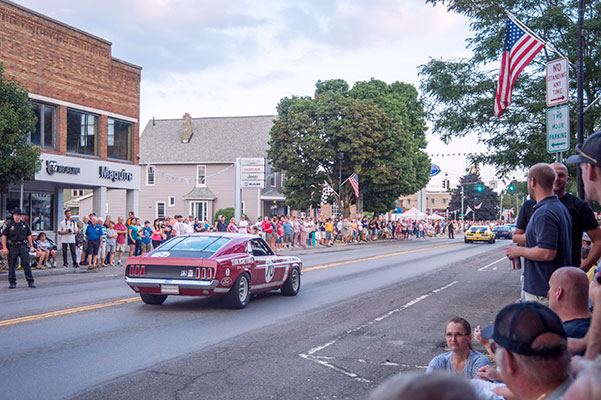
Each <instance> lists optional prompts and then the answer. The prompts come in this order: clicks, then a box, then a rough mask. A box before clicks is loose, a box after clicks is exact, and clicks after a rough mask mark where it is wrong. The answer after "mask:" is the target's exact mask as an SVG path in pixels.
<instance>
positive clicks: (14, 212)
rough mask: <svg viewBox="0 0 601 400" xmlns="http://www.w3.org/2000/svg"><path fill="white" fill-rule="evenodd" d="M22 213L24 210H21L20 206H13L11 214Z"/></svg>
mask: <svg viewBox="0 0 601 400" xmlns="http://www.w3.org/2000/svg"><path fill="white" fill-rule="evenodd" d="M22 213H23V212H22V211H21V209H20V208H18V207H17V208H13V210H12V211H11V214H12V215H15V214H17V215H21V214H22Z"/></svg>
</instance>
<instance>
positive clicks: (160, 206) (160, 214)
mask: <svg viewBox="0 0 601 400" xmlns="http://www.w3.org/2000/svg"><path fill="white" fill-rule="evenodd" d="M157 219H165V202H164V201H157Z"/></svg>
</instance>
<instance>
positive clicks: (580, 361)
mask: <svg viewBox="0 0 601 400" xmlns="http://www.w3.org/2000/svg"><path fill="white" fill-rule="evenodd" d="M567 162H568V163H576V164H579V165H578V167H579V168H580V169H581V172H582V177H583V182H584V188H585V192H586V197H587V200H588V201H589V202H592V201H596V202H601V132H598V133H595V134H593V135H591V136H590V137H589V138H588V139H587V140H586V141H585V143H584V144H583V145H579V146H577V147H576V154H575V155H573V156H572V157H570V158H568V160H567ZM568 179H569V178H568V169H567V167H566V166H565V165H563V164H561V163H554V164H552V165H549V164H544V163H540V164H536V165H534V166H533V167H531V168H530V170H529V172H528V192H529V194H530V197H531V199H530V200H529V201H528V202H526V203H525V204H524V205H523V207H522V209H521V210H520V215H519V217H518V222H517V228H516V232H515V233H514V235H513V240H514V241H515V242H516V244H518V246H509V247H508V248H507V250H506V254H507V257H509V258H510V259H515V258H518V257H520V258H523V259H524V269H523V280H522V289H521V293H520V299H519V300H518V302H514V301H513V300H512V299H507V303H509V305H507V306H505V307H503V308H502V309H501V310H500V311H499V312H498V314H497V316H496V318H495V322H494V324H490V325H487V326H486V327H485V328H481V327H480V326H479V325H478V326H477V327H476V329H475V330H474V332H473V337H474V338H475V339H476V340H477V341H478V342H480V344H481V345H482V348H483V349H484V351H485V352H486V353H488V357H485V356H484V354H482V353H479V352H477V351H474V350H473V349H472V348H471V343H472V331H471V327H470V325H469V323H468V322H467V321H465V320H464V319H463V318H460V317H454V318H452V319H450V320H449V321H448V322H447V323H446V325H445V338H446V341H447V346H448V348H449V351H448V352H447V353H444V354H441V355H439V356H436V357H435V358H434V359H433V360H432V361H431V362H430V364H429V366H428V369H427V372H426V375H419V374H414V375H411V374H405V375H403V374H401V375H400V376H394V377H391V378H390V379H389V380H387V381H385V382H384V383H383V384H382V385H380V387H378V388H377V389H376V390H374V391H373V392H372V395H371V397H370V398H371V399H372V400H388V399H390V400H392V399H396V400H403V399H422V398H423V399H426V398H428V399H446V398H449V399H454V398H457V399H486V400H488V399H490V400H500V399H523V400H549V399H565V400H576V399H578V400H593V399H601V383H600V381H599V377H600V376H601V272H599V267H598V266H597V264H598V262H599V258H600V257H601V246H600V242H601V241H600V239H601V229H600V228H599V223H598V221H597V218H596V216H595V214H594V213H593V211H592V209H591V207H590V205H589V203H588V202H586V201H583V200H580V199H578V198H576V197H575V196H572V195H570V194H569V193H566V190H565V189H566V184H567V182H568ZM584 235H586V236H584ZM587 273H588V275H587ZM582 356H584V357H582ZM490 362H492V363H493V364H496V368H494V367H493V366H492V365H491V364H490ZM442 372H446V373H447V377H446V378H444V377H443V376H442V375H440V374H441V373H442ZM445 379H446V380H445ZM468 383H469V386H468Z"/></svg>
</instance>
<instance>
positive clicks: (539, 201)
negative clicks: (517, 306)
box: [507, 163, 572, 306]
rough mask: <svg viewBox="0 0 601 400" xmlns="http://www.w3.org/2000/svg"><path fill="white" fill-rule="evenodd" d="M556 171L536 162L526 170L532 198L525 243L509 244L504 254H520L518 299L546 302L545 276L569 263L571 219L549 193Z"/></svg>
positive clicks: (566, 211) (547, 298)
mask: <svg viewBox="0 0 601 400" xmlns="http://www.w3.org/2000/svg"><path fill="white" fill-rule="evenodd" d="M555 177H556V173H555V170H554V169H553V167H551V166H550V165H549V164H545V163H539V164H536V165H534V166H532V167H531V168H530V170H529V171H528V193H529V194H530V197H531V198H532V199H534V200H535V201H536V205H535V206H534V214H532V218H531V219H530V222H529V223H528V227H527V228H526V243H525V246H524V247H522V246H509V247H508V248H507V257H509V258H510V259H513V258H515V257H524V282H523V287H522V295H521V300H522V301H524V302H526V301H536V302H539V303H541V304H544V305H547V306H548V305H549V297H548V292H549V278H551V274H553V272H555V270H556V269H558V268H561V267H564V266H569V265H570V264H571V263H572V221H571V217H570V214H569V212H568V209H567V208H566V207H565V206H564V205H563V204H561V202H560V201H559V199H558V198H557V196H556V195H554V194H553V182H554V181H555Z"/></svg>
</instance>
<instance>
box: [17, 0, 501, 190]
mask: <svg viewBox="0 0 601 400" xmlns="http://www.w3.org/2000/svg"><path fill="white" fill-rule="evenodd" d="M13 1H15V0H13ZM16 2H17V3H19V4H21V5H23V6H25V7H28V8H31V9H33V10H35V11H38V12H40V13H42V14H45V15H48V16H50V17H52V18H55V19H57V20H59V21H62V22H65V23H67V24H69V25H72V26H74V27H76V28H79V29H82V30H84V31H87V32H90V33H92V34H94V35H97V36H100V37H101V38H104V39H107V40H109V41H111V42H112V43H113V47H112V52H113V56H114V57H117V58H120V59H123V60H125V61H128V62H131V63H134V64H137V65H140V66H142V67H143V70H142V89H141V110H140V120H141V124H140V126H141V129H143V128H144V126H145V125H146V123H147V121H148V120H150V119H151V118H152V117H155V118H157V119H163V118H180V117H181V116H182V115H183V114H184V113H186V112H187V113H190V114H191V115H192V117H211V116H236V115H266V114H275V113H276V110H275V106H276V105H277V103H278V101H279V100H280V99H281V98H282V97H286V96H291V95H312V94H313V91H314V87H315V83H316V82H317V80H327V79H336V78H341V79H345V80H346V81H347V82H349V84H351V85H352V84H353V83H354V82H356V81H362V80H369V79H370V78H372V77H373V78H376V79H381V80H383V81H386V82H388V83H391V82H394V81H397V80H398V81H403V82H408V83H412V84H414V85H415V86H416V87H418V86H419V77H418V75H417V73H418V66H419V65H422V64H424V63H426V62H427V61H428V60H429V58H430V57H433V58H440V57H442V58H445V59H448V58H457V57H469V55H470V52H469V50H468V49H466V46H465V44H466V41H465V40H466V38H468V37H469V36H470V32H469V22H468V20H467V19H465V18H464V17H462V16H459V15H456V14H452V13H448V12H447V11H446V9H445V8H444V7H441V6H437V7H432V6H431V5H426V4H425V3H424V1H423V0H369V1H368V0H227V1H225V0H221V1H219V0H103V1H98V0H53V1H48V0H16ZM429 143H430V145H429V148H428V151H429V153H430V154H431V155H432V159H433V162H435V163H437V164H439V165H440V166H441V167H442V169H443V173H444V172H447V173H449V175H450V177H451V178H452V180H454V179H457V178H458V177H459V176H460V175H461V174H462V173H463V169H464V168H465V164H466V162H465V159H464V158H463V157H462V156H451V157H448V156H446V157H440V156H436V154H441V153H445V154H457V153H462V152H464V151H465V149H466V148H470V149H474V148H475V139H473V138H467V139H464V140H461V141H457V142H454V143H452V144H451V145H450V146H445V145H443V144H442V143H441V142H440V141H439V140H438V139H437V138H436V137H434V136H432V135H430V136H429ZM480 150H482V149H481V148H480ZM493 173H494V171H492V170H488V169H487V170H486V172H483V178H485V181H486V180H487V179H491V178H492V177H493ZM441 177H442V174H441V176H439V177H437V178H436V179H433V180H432V184H431V185H430V186H431V187H432V188H439V187H441V181H440V179H442V178H441Z"/></svg>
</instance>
